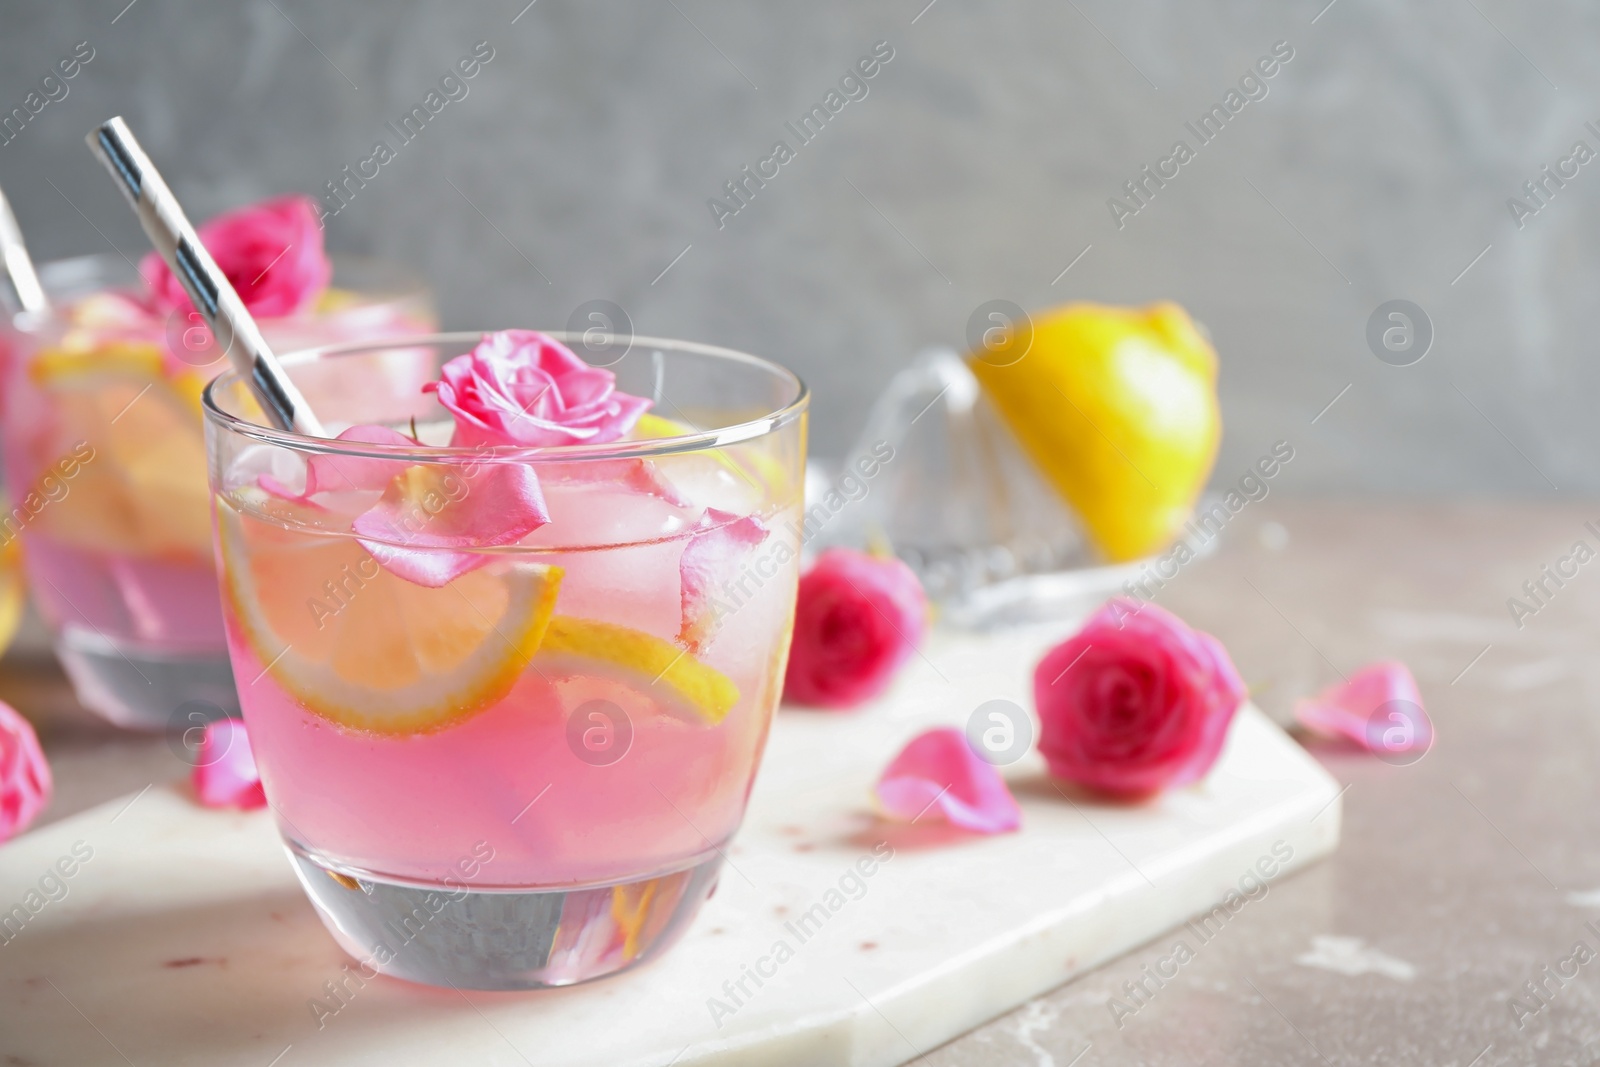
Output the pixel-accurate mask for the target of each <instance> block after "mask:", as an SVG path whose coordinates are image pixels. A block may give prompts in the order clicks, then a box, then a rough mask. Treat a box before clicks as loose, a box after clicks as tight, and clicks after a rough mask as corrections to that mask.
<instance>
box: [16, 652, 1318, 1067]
mask: <svg viewBox="0 0 1600 1067" xmlns="http://www.w3.org/2000/svg"><path fill="white" fill-rule="evenodd" d="M1062 635H1063V631H1062V628H1061V627H1059V626H1057V627H1055V628H1053V629H1051V630H1049V631H1042V630H1033V631H1024V632H1021V633H1018V632H1010V633H1005V634H999V635H995V636H987V637H972V636H956V635H952V634H948V633H937V634H935V636H934V637H933V639H932V640H931V641H930V643H929V645H928V647H927V648H925V649H924V655H923V656H922V657H920V658H919V659H917V660H914V661H913V664H912V666H911V667H910V668H909V669H908V670H907V671H906V674H905V676H904V677H903V678H902V679H900V681H899V683H898V684H897V686H896V688H895V690H894V691H893V692H892V693H891V694H890V695H889V696H888V697H887V698H885V699H883V700H881V701H879V702H878V703H877V704H876V705H874V706H872V707H870V708H867V709H864V710H862V711H860V712H856V713H853V714H838V713H815V712H803V711H792V710H787V709H786V710H785V711H784V712H783V713H781V714H780V715H779V717H778V722H777V724H776V726H775V727H774V729H773V734H772V739H771V743H770V746H769V748H768V752H767V757H766V762H765V765H764V766H763V768H762V771H761V775H760V777H759V779H758V781H757V785H756V789H755V793H754V796H753V798H752V801H751V806H750V812H749V816H748V818H747V820H746V822H745V826H744V828H743V830H742V831H741V832H740V836H739V837H738V839H737V841H736V844H735V846H734V847H733V848H732V849H731V860H732V863H733V864H734V865H735V866H736V869H735V870H724V872H723V875H722V880H721V885H720V887H719V889H718V891H717V893H716V895H715V897H714V898H713V899H712V900H711V901H710V902H709V903H708V904H707V906H706V908H705V910H704V911H703V912H702V914H701V915H700V917H699V919H698V920H697V921H696V922H695V923H694V925H693V926H692V928H691V929H690V931H689V933H688V934H687V936H686V937H685V938H684V939H683V940H682V941H681V942H680V943H679V944H678V945H677V946H676V948H675V949H673V950H672V951H671V952H669V953H668V954H667V955H666V956H665V957H663V958H662V959H660V960H659V961H656V962H655V963H653V964H650V965H648V966H646V967H643V968H641V969H640V970H638V971H636V972H634V973H632V974H628V975H624V976H621V977H618V978H613V979H608V980H604V981H601V982H598V983H594V984H591V985H588V986H582V987H578V988H574V989H566V990H559V991H551V992H539V993H516V994H493V993H478V992H468V993H464V994H463V993H458V992H455V991H453V990H450V989H443V990H438V989H429V988H424V987H421V986H416V985H411V984H407V983H404V982H399V981H395V980H392V979H387V978H378V979H375V980H372V981H369V982H367V983H366V984H365V985H363V986H360V987H358V988H357V987H355V984H354V983H353V982H350V983H347V984H346V988H347V989H352V990H353V991H352V992H350V993H348V994H347V995H346V996H345V998H344V1000H345V1003H344V1006H343V1007H341V1008H340V1010H339V1011H338V1012H337V1014H335V1015H332V1016H328V1015H326V1014H325V1013H324V1014H323V1016H322V1018H321V1019H320V1020H319V1018H318V1013H317V1012H315V1011H314V1010H313V1009H312V1007H311V1001H312V1000H313V998H320V999H321V1000H322V1001H323V1002H324V1003H325V1004H327V1003H338V1001H333V1000H330V998H329V996H328V992H327V989H326V987H325V983H327V982H329V981H332V980H338V979H341V978H343V977H344V975H345V973H346V972H344V971H343V970H342V967H343V966H344V965H345V964H346V963H347V962H348V960H347V958H346V957H345V956H344V955H343V954H342V953H341V952H340V951H339V949H338V948H337V947H335V945H334V943H333V941H332V939H331V938H330V937H329V936H328V935H327V934H326V933H325V932H324V930H323V928H322V926H321V924H320V923H319V922H318V920H317V919H316V917H315V915H314V914H313V913H312V911H311V907H310V905H309V904H308V903H307V902H306V900H305V899H304V897H303V895H302V892H301V889H300V886H299V884H298V883H297V882H296V881H295V877H294V875H293V873H292V872H291V871H290V868H289V863H288V860H287V859H286V857H285V856H284V853H283V851H282V849H281V847H280V846H279V844H278V841H277V836H276V831H275V829H274V827H273V824H272V822H271V818H270V815H269V814H267V813H263V812H256V813H251V814H240V813H233V812H215V811H207V810H204V809H201V808H200V807H198V806H197V805H196V804H195V803H194V802H193V800H192V799H191V798H190V796H189V794H188V790H187V787H186V785H184V784H182V783H179V784H175V785H156V786H154V787H153V788H151V789H149V790H148V791H147V792H145V793H144V794H142V795H138V796H137V798H135V797H129V798H125V799H123V800H120V801H117V802H113V803H111V804H107V805H105V806H103V807H100V808H97V809H94V810H92V811H88V812H85V813H83V814H80V815H77V816H74V817H73V818H71V819H67V820H64V821H62V822H59V823H56V824H53V825H51V826H49V827H47V828H45V829H43V830H41V831H39V832H37V833H32V834H26V835H24V836H22V837H21V838H19V839H17V840H15V841H13V842H11V843H9V844H8V845H6V846H5V847H3V848H0V910H9V909H10V908H11V907H12V905H13V904H17V903H20V902H22V901H23V900H24V899H25V897H26V895H27V894H28V892H29V890H30V889H38V888H39V884H40V880H41V878H43V877H44V876H45V875H46V873H47V872H48V871H50V870H51V869H53V868H55V866H56V864H57V862H58V860H60V859H61V858H62V857H71V856H72V855H73V847H74V845H75V844H76V843H79V842H81V843H82V844H79V845H78V846H77V847H78V852H79V855H80V856H81V854H82V853H83V852H84V851H85V850H86V849H91V850H92V852H93V855H92V858H90V859H89V860H87V861H86V862H82V863H78V862H77V861H76V860H74V861H73V862H72V863H69V864H67V865H66V866H68V867H74V873H73V875H72V876H71V877H70V878H65V879H61V881H60V885H62V886H64V887H65V895H62V894H61V890H60V889H57V888H55V885H56V883H54V882H52V883H51V888H52V889H53V890H54V892H55V895H56V896H58V897H59V898H60V899H56V900H49V901H48V902H47V903H46V904H45V905H44V906H43V907H41V908H39V910H38V911H37V913H36V914H32V915H30V916H29V918H28V921H27V923H26V925H25V926H24V927H23V928H22V929H21V930H20V931H12V932H10V933H8V934H6V936H7V937H9V940H6V941H5V943H4V944H0V1058H3V1057H10V1058H3V1059H0V1062H4V1063H5V1064H7V1065H8V1067H11V1065H19V1067H20V1065H33V1067H48V1065H57V1064H60V1065H71V1067H90V1065H99V1064H114V1065H119V1067H120V1065H126V1064H130V1063H131V1064H136V1065H139V1067H146V1065H151V1064H160V1065H172V1067H181V1065H191V1064H193V1065H206V1067H214V1065H235V1064H237V1065H241V1067H269V1065H270V1067H310V1065H323V1064H329V1065H331V1064H338V1065H341V1067H365V1065H373V1067H378V1065H381V1067H406V1065H413V1064H418V1065H420V1064H474V1065H482V1067H499V1065H505V1067H518V1065H530V1064H531V1065H538V1067H545V1065H556V1064H560V1065H563V1067H590V1065H594V1067H601V1065H603V1067H632V1065H637V1067H647V1065H654V1067H665V1065H668V1064H672V1065H676V1067H689V1065H709V1064H716V1065H722V1064H739V1065H741V1067H753V1065H786V1067H787V1065H813V1064H816V1065H822V1064H826V1065H830V1067H835V1065H839V1067H844V1065H849V1067H887V1065H891V1064H898V1063H902V1062H905V1061H906V1060H909V1059H911V1058H913V1057H915V1056H916V1055H917V1054H919V1053H921V1052H925V1051H928V1050H929V1049H932V1048H933V1047H935V1046H937V1045H939V1044H941V1043H942V1042H944V1041H947V1040H949V1039H950V1038H952V1037H954V1036H955V1035H957V1034H959V1033H962V1032H963V1031H965V1030H968V1029H970V1028H972V1027H974V1026H976V1025H978V1024H980V1023H982V1022H984V1021H985V1020H988V1019H991V1018H993V1017H995V1016H996V1015H999V1014H1001V1013H1003V1012H1005V1011H1007V1010H1008V1009H1011V1008H1013V1007H1015V1006H1017V1005H1018V1004H1020V1003H1022V1002H1023V1001H1025V1000H1026V999H1028V998H1029V997H1031V996H1034V995H1036V994H1038V993H1041V992H1043V991H1045V990H1047V989H1050V988H1052V987H1053V986H1056V985H1059V984H1060V983H1062V982H1065V981H1067V980H1068V979H1070V978H1072V977H1073V976H1074V975H1077V974H1080V973H1082V972H1083V971H1085V970H1087V969H1089V968H1092V967H1094V966H1096V965H1097V964H1099V963H1101V962H1103V961H1105V960H1107V959H1110V958H1112V957H1115V956H1117V955H1120V954H1121V953H1123V952H1126V951H1128V950H1129V949H1131V948H1133V947H1135V946H1137V945H1140V944H1142V943H1144V942H1146V941H1149V940H1151V939H1152V938H1154V937H1156V936H1158V935H1159V934H1161V933H1163V932H1164V931H1166V930H1168V929H1171V928H1173V927H1175V926H1177V925H1178V924H1179V923H1181V922H1182V921H1183V920H1184V919H1185V918H1187V917H1189V916H1191V915H1195V914H1196V913H1198V912H1201V911H1206V910H1209V909H1210V908H1212V906H1213V905H1215V904H1216V903H1218V902H1220V901H1223V900H1224V898H1225V895H1226V894H1227V893H1228V892H1229V891H1230V890H1236V889H1237V887H1238V885H1239V883H1240V880H1241V878H1244V877H1245V875H1246V874H1247V872H1252V871H1254V870H1256V869H1257V866H1258V863H1260V862H1261V861H1262V860H1263V858H1264V857H1267V858H1271V857H1272V856H1273V850H1274V846H1275V845H1276V846H1277V856H1278V858H1280V859H1281V857H1282V856H1283V854H1284V852H1285V851H1286V850H1287V851H1292V857H1291V858H1290V859H1289V860H1288V861H1287V862H1286V863H1282V864H1275V863H1269V864H1267V867H1269V868H1276V870H1277V873H1276V877H1282V876H1283V874H1284V873H1287V872H1288V871H1291V870H1293V869H1294V868H1297V867H1299V866H1302V865H1304V864H1306V863H1309V862H1311V861H1313V860H1315V859H1317V858H1318V857H1320V856H1322V855H1325V854H1326V853H1328V852H1329V851H1331V850H1332V849H1333V848H1334V847H1335V846H1336V844H1337V842H1338V837H1339V825H1340V804H1339V801H1338V787H1337V785H1336V784H1335V782H1334V781H1333V780H1332V779H1331V778H1330V777H1329V776H1328V775H1327V773H1326V772H1324V771H1323V770H1322V769H1321V767H1320V766H1318V764H1317V763H1316V762H1315V761H1314V760H1312V759H1311V758H1310V757H1309V756H1308V755H1307V754H1306V753H1305V752H1304V751H1303V750H1302V749H1301V748H1300V747H1299V746H1298V745H1296V744H1295V743H1294V742H1292V741H1291V740H1290V739H1289V738H1288V737H1287V736H1285V735H1284V734H1283V733H1282V732H1281V731H1280V730H1278V728H1277V727H1275V726H1273V725H1272V724H1271V723H1270V722H1269V721H1268V720H1267V719H1266V718H1265V717H1264V716H1263V715H1261V713H1260V712H1258V711H1256V710H1255V709H1254V708H1245V709H1243V711H1242V712H1241V714H1240V716H1239V718H1238V720H1237V722H1236V724H1235V725H1234V728H1233V731H1232V734H1231V736H1230V738H1229V741H1228V746H1227V748H1226V750H1225V752H1224V754H1223V757H1222V759H1221V760H1220V762H1219V763H1218V765H1217V767H1216V768H1215V770H1214V771H1213V773H1212V774H1211V775H1210V776H1209V777H1208V778H1207V779H1206V780H1205V781H1204V782H1203V783H1201V784H1199V785H1197V786H1195V787H1193V788H1190V789H1185V790H1181V791H1177V792H1174V793H1171V794H1168V795H1166V796H1163V797H1161V798H1160V799H1158V800H1156V801H1154V802H1151V803H1147V804H1143V805H1139V806H1136V807H1124V806H1117V805H1112V804H1105V803H1096V802H1092V801H1088V800H1084V799H1082V798H1080V799H1078V800H1077V801H1076V802H1068V801H1066V800H1064V799H1063V798H1062V796H1061V795H1060V793H1058V792H1057V791H1056V790H1054V789H1053V788H1052V787H1051V786H1050V784H1049V783H1048V781H1047V780H1046V779H1045V778H1044V776H1043V773H1042V764H1040V763H1039V762H1037V757H1035V756H1031V755H1030V756H1029V757H1027V758H1026V759H1024V760H1023V761H1022V762H1020V763H1018V764H1016V765H1014V766H1012V767H1010V768H1008V769H1007V771H1006V774H1007V778H1008V779H1009V780H1010V781H1011V783H1012V786H1013V789H1014V791H1015V792H1016V794H1017V796H1018V799H1019V800H1020V801H1021V804H1022V809H1023V819H1024V824H1023V829H1022V830H1021V831H1020V832H1019V833H1015V834H1009V835H1004V836H999V837H989V838H976V837H952V835H949V834H942V833H940V832H937V831H933V830H929V829H927V828H925V827H923V826H921V825H918V826H916V827H911V828H908V829H900V830H895V829H891V828H890V827H888V826H887V825H886V824H883V823H880V822H878V821H876V820H875V819H874V817H873V815H872V812H871V806H870V800H869V788H870V786H871V784H872V782H873V781H874V779H875V777H876V775H877V773H878V772H879V771H880V770H881V768H882V767H883V765H884V764H885V763H886V762H887V761H888V760H889V758H890V757H891V756H892V755H893V754H894V752H895V751H897V749H898V747H899V745H900V744H901V743H903V741H904V740H906V739H907V738H909V737H910V736H912V735H913V734H915V733H917V732H919V731H920V730H922V729H925V728H927V727H928V726H931V725H938V724H941V723H944V722H949V723H956V724H960V723H964V721H965V719H966V716H967V715H968V714H969V713H970V711H971V710H972V709H973V708H975V707H976V706H977V705H978V704H979V703H981V702H983V701H984V700H987V699H990V698H993V697H1006V698H1008V699H1012V700H1016V701H1018V702H1020V703H1023V704H1024V706H1030V705H1031V701H1029V700H1028V699H1027V695H1026V694H1027V691H1028V686H1029V683H1028V678H1029V675H1030V673H1031V668H1032V664H1033V663H1034V662H1035V661H1036V659H1037V657H1038V655H1039V653H1040V651H1041V650H1042V649H1043V648H1044V647H1045V645H1046V644H1047V642H1048V640H1050V639H1052V638H1059V637H1061V636H1062ZM130 801H131V803H130ZM886 839H887V840H888V842H889V843H890V844H891V846H892V847H893V849H894V853H893V857H892V858H891V859H890V860H888V861H887V862H884V863H881V864H879V865H877V866H876V868H875V870H874V871H873V874H872V876H871V877H870V878H868V879H864V880H863V881H864V885H865V891H864V893H860V892H858V893H857V894H856V895H857V899H849V898H844V903H843V905H842V906H841V907H839V908H838V910H837V911H836V912H829V914H828V917H827V919H826V921H825V922H819V923H818V925H817V926H815V927H814V928H812V929H811V931H810V936H809V937H807V938H806V940H805V941H804V942H803V943H802V942H801V941H800V940H799V938H797V937H796V936H795V934H794V932H793V931H792V930H791V929H790V928H788V927H786V926H785V924H786V923H789V922H793V921H794V920H796V919H797V918H798V916H799V915H800V914H801V913H802V912H805V911H807V910H808V909H810V908H812V906H813V905H815V904H817V903H819V902H822V903H823V904H824V907H825V908H826V905H827V903H828V902H829V901H830V900H837V899H840V898H828V897H827V892H828V890H829V889H836V888H838V887H839V883H840V879H841V877H842V876H845V875H846V873H847V871H848V870H850V869H852V868H853V866H854V865H855V864H856V862H857V861H858V860H859V859H861V858H862V857H864V856H867V855H870V854H871V852H872V849H873V847H874V846H875V845H876V844H877V843H878V842H881V841H884V840H886ZM1251 885H1252V883H1250V882H1249V881H1248V880H1246V883H1245V886H1246V888H1250V887H1251ZM849 888H851V889H854V886H853V885H851V886H849ZM841 896H842V895H841ZM34 899H35V900H37V899H39V898H34ZM779 940H784V941H786V942H788V944H789V945H790V947H791V948H792V949H793V950H794V951H793V957H792V958H789V959H786V960H785V961H784V962H783V963H782V964H781V965H777V964H776V962H775V960H769V961H768V962H766V963H763V964H762V965H761V966H762V969H763V970H765V971H768V972H772V971H775V973H774V974H773V976H772V977H770V978H765V979H764V980H763V984H762V986H761V987H760V988H759V989H758V988H756V987H755V985H754V983H753V981H751V980H749V979H746V982H745V989H746V991H747V992H750V993H751V995H750V996H749V997H741V998H740V1000H741V1001H742V1003H741V1004H740V1005H738V1007H737V1009H736V1010H734V1011H733V1013H732V1014H731V1015H729V1014H727V1013H726V1012H725V1011H723V1010H721V1009H715V1005H713V1004H712V1003H711V998H713V997H715V998H719V999H720V1000H721V1001H722V1003H723V1005H724V1006H731V1005H732V1001H731V1000H730V999H729V997H728V995H727V992H726V991H725V990H724V988H723V983H724V982H725V981H737V980H738V979H739V978H741V976H743V975H744V973H745V968H746V967H747V966H754V965H756V964H757V962H758V961H760V959H761V958H762V957H763V956H767V955H769V953H770V952H771V950H772V949H773V948H774V946H775V944H776V942H778V941H779ZM714 1009H715V1010H714ZM714 1015H715V1016H716V1018H714Z"/></svg>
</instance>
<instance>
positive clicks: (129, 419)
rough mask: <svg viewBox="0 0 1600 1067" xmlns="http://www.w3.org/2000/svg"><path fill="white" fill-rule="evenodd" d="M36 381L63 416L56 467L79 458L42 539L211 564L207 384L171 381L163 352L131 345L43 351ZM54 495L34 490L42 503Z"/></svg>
mask: <svg viewBox="0 0 1600 1067" xmlns="http://www.w3.org/2000/svg"><path fill="white" fill-rule="evenodd" d="M29 375H30V376H31V377H32V379H33V381H34V383H35V384H37V385H38V386H39V387H40V388H41V389H44V390H46V391H48V392H49V394H50V399H51V402H52V405H53V407H54V409H55V415H56V423H57V424H56V426H55V429H54V431H53V441H52V444H51V447H54V448H55V449H56V451H57V453H58V455H57V462H58V463H59V461H62V460H65V459H67V457H68V456H69V455H71V456H73V457H75V458H76V460H77V463H76V464H75V470H74V473H73V474H72V475H71V476H70V477H63V478H61V479H59V480H61V481H64V483H65V485H66V495H65V496H63V497H61V498H60V499H59V500H56V501H55V502H53V503H52V504H51V505H50V506H49V507H47V508H45V509H44V510H43V511H42V512H40V514H39V518H38V520H37V521H38V524H39V526H40V529H41V531H42V532H45V533H47V534H49V535H50V536H52V537H54V538H55V539H57V540H60V541H63V542H65V543H68V544H73V545H78V546H81V547H85V548H90V549H94V550H98V551H104V552H120V553H128V554H133V555H151V556H161V555H186V556H195V555H198V556H202V557H205V558H207V559H209V558H210V555H211V520H210V517H209V515H208V510H209V509H208V507H207V498H208V491H207V489H206V450H205V438H204V434H203V431H202V429H201V423H200V406H199V403H200V390H201V388H202V387H203V386H204V384H205V383H204V379H203V378H201V376H200V375H198V374H195V373H194V372H192V371H185V372H183V373H181V374H177V375H174V376H172V377H168V376H167V375H165V374H164V373H163V372H162V356H161V352H160V350H159V349H157V348H156V347H155V346H153V345H145V344H122V343H117V344H109V345H105V346H102V347H100V348H96V349H93V350H92V351H84V352H74V351H68V350H65V349H52V350H48V351H44V352H41V353H39V354H38V355H37V356H36V357H35V358H34V360H33V362H32V363H30V365H29ZM85 446H86V447H85ZM88 449H92V450H93V451H92V452H89V451H88ZM45 451H48V449H46V450H45ZM86 456H87V457H88V458H85V457H86ZM44 478H45V475H41V482H42V481H43V479H44ZM50 488H51V486H50V485H46V484H40V485H36V486H31V487H30V489H31V490H32V491H34V492H37V493H39V494H41V495H43V496H52V495H53V494H52V493H49V492H46V490H47V489H50ZM56 492H59V487H57V488H56Z"/></svg>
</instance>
